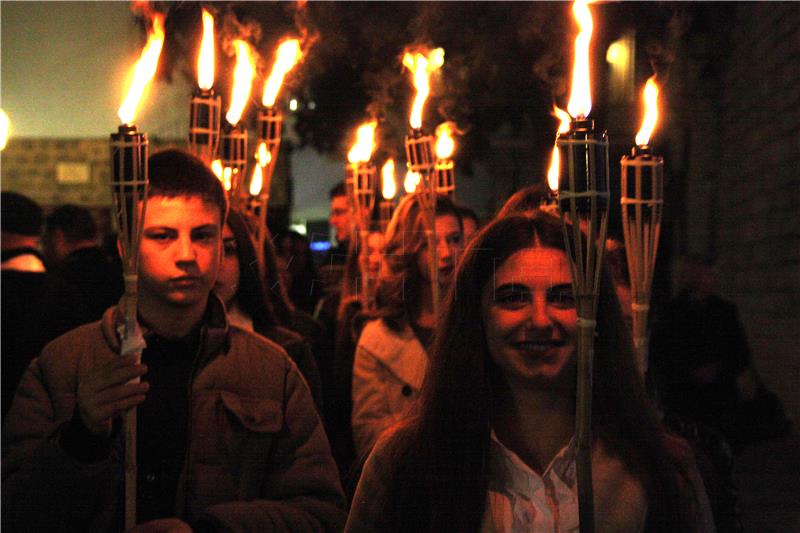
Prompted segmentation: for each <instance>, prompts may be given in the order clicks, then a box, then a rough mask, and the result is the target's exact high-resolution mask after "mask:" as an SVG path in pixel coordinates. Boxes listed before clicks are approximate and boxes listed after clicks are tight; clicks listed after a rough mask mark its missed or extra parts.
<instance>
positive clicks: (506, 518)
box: [345, 213, 714, 532]
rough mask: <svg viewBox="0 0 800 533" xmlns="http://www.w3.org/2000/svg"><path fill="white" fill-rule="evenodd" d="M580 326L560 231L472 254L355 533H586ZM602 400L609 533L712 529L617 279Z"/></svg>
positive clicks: (599, 376)
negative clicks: (580, 485)
mask: <svg viewBox="0 0 800 533" xmlns="http://www.w3.org/2000/svg"><path fill="white" fill-rule="evenodd" d="M576 321H577V312H576V308H575V300H574V297H573V295H572V280H571V274H570V265H569V258H568V256H567V254H566V252H565V244H564V234H563V231H562V228H561V224H560V222H559V221H557V220H556V219H555V218H554V217H551V216H549V215H546V214H543V213H534V214H531V215H530V216H509V217H504V218H500V219H497V220H495V221H494V222H492V223H490V224H489V225H488V226H487V227H485V228H484V229H483V230H482V231H481V232H479V234H478V236H477V237H476V238H475V239H474V240H473V241H472V242H471V243H470V244H469V245H468V246H467V249H466V251H465V256H464V257H463V259H462V261H461V262H460V263H459V267H458V271H457V273H456V279H455V281H454V283H453V290H452V291H451V292H450V293H449V295H448V298H447V302H446V305H445V310H444V314H443V317H442V321H441V322H440V329H439V330H438V333H437V337H436V344H435V346H434V347H433V350H432V356H431V368H430V369H429V371H428V378H427V379H426V381H425V383H424V385H423V391H422V394H421V397H420V401H419V402H418V403H416V404H415V408H414V410H413V412H412V414H411V416H409V417H407V418H406V419H404V420H403V421H402V422H401V423H399V424H398V425H396V426H395V427H394V428H393V429H392V430H391V431H389V432H387V434H386V435H385V436H384V437H383V438H382V439H381V440H380V441H379V442H378V444H377V445H376V446H375V449H374V451H373V452H372V454H371V456H370V457H369V459H368V460H367V462H366V464H365V466H364V472H363V475H362V477H361V480H360V482H359V486H358V489H357V491H356V494H355V498H354V500H353V506H352V509H351V512H350V516H349V518H348V524H347V526H346V528H345V531H353V532H354V531H462V532H470V531H474V532H478V531H496V532H517V531H577V530H578V527H579V522H578V503H577V481H576V470H575V469H576V466H575V463H576V453H577V452H576V441H575V436H574V431H575V392H576V351H577V331H576V330H577V327H576ZM596 335H597V337H596V340H595V350H594V365H593V380H594V387H593V391H592V394H593V397H592V422H591V428H592V479H593V497H594V502H595V505H594V510H595V512H594V518H595V530H596V531H659V532H661V531H663V532H675V531H686V532H689V531H713V528H714V525H713V520H712V518H711V516H710V512H709V509H708V501H707V498H706V495H705V492H704V489H703V486H702V481H700V479H699V476H698V475H697V471H696V468H695V467H694V464H693V459H692V456H691V452H690V450H689V448H688V446H687V445H686V444H685V443H684V442H682V441H680V440H679V439H677V438H675V437H671V436H669V435H668V434H667V433H666V432H665V430H664V429H663V427H662V426H661V425H660V424H659V422H658V418H657V416H656V414H655V413H654V412H653V410H652V408H651V406H650V404H649V402H648V400H647V397H646V394H645V391H644V388H643V386H642V383H641V379H640V378H639V376H638V373H637V368H636V364H635V362H634V356H633V353H632V350H633V348H632V342H631V338H630V334H629V332H628V330H627V328H626V327H625V324H624V322H623V319H622V317H621V312H620V308H619V303H618V302H617V300H616V297H615V294H614V289H613V286H612V284H611V281H610V280H609V278H608V275H607V274H605V273H604V274H603V276H602V281H601V284H600V290H599V298H598V312H597V334H596Z"/></svg>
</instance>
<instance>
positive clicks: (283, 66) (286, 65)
mask: <svg viewBox="0 0 800 533" xmlns="http://www.w3.org/2000/svg"><path fill="white" fill-rule="evenodd" d="M301 57H303V53H302V52H301V51H300V41H299V40H298V39H288V40H286V41H283V42H282V43H281V44H280V46H278V52H277V54H276V57H275V64H274V65H273V67H272V72H271V73H270V75H269V78H267V81H266V83H265V84H264V93H263V94H262V96H261V104H262V105H264V106H265V107H272V106H274V105H275V99H276V98H277V97H278V91H279V90H280V88H281V84H282V83H283V78H284V77H286V74H288V73H289V71H290V70H292V68H293V67H294V66H295V65H296V64H297V62H298V61H300V58H301Z"/></svg>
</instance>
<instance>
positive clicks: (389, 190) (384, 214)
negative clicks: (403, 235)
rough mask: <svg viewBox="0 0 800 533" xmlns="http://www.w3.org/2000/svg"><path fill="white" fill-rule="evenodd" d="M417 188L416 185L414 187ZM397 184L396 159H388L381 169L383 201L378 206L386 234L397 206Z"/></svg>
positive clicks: (381, 223) (381, 228) (380, 222)
mask: <svg viewBox="0 0 800 533" xmlns="http://www.w3.org/2000/svg"><path fill="white" fill-rule="evenodd" d="M414 187H415V188H416V184H415V185H414ZM396 197H397V182H396V181H395V177H394V159H387V160H386V162H385V163H384V164H383V167H381V201H380V204H379V206H378V208H379V211H380V213H379V214H378V215H379V218H378V220H379V225H380V230H381V232H386V228H387V227H388V226H389V221H390V220H391V219H392V213H394V208H395V205H396V203H397V202H396V201H395V199H396Z"/></svg>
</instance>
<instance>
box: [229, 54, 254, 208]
mask: <svg viewBox="0 0 800 533" xmlns="http://www.w3.org/2000/svg"><path fill="white" fill-rule="evenodd" d="M233 46H234V48H235V49H236V67H234V70H233V91H232V94H231V102H230V106H229V107H228V112H227V113H226V114H225V123H224V124H223V126H222V139H221V154H220V155H221V164H222V169H223V175H222V180H223V184H225V182H226V181H229V182H230V187H229V188H228V189H227V190H228V191H229V194H228V199H229V201H230V204H231V207H236V208H239V209H241V208H242V205H241V204H242V203H243V199H244V200H245V201H246V199H247V192H246V191H243V183H244V176H245V172H246V170H247V155H246V154H247V130H245V129H244V126H243V125H242V124H240V123H239V121H240V119H241V118H242V114H243V113H244V108H245V106H246V105H247V100H248V99H249V98H250V89H251V87H252V84H253V76H254V75H255V68H254V67H253V61H252V59H251V57H250V47H249V46H248V44H247V43H246V42H244V41H242V40H236V41H233ZM229 169H230V170H229Z"/></svg>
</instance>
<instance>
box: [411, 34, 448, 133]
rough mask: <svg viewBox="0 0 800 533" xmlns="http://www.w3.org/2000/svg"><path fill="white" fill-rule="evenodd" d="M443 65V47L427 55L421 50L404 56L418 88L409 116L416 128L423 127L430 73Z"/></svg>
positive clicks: (413, 126) (429, 90)
mask: <svg viewBox="0 0 800 533" xmlns="http://www.w3.org/2000/svg"><path fill="white" fill-rule="evenodd" d="M442 65H444V49H442V48H435V49H433V50H431V51H430V53H428V54H427V55H425V54H423V53H421V52H417V53H414V54H412V53H410V52H406V54H405V55H404V56H403V66H405V67H406V68H407V69H408V70H410V71H411V74H412V75H413V81H414V88H415V89H416V90H417V94H416V96H414V103H413V104H412V106H411V116H410V118H409V123H410V124H411V127H412V128H414V129H419V128H421V127H422V109H423V108H424V107H425V100H427V99H428V95H429V94H430V92H431V87H430V75H431V74H432V73H433V72H435V71H436V70H438V69H439V68H440V67H441V66H442Z"/></svg>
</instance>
